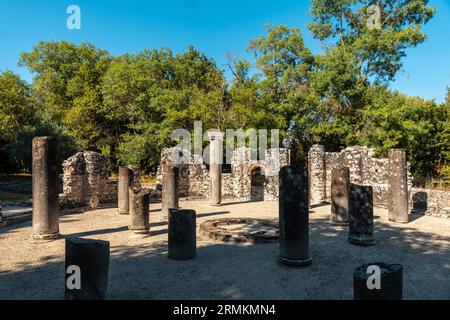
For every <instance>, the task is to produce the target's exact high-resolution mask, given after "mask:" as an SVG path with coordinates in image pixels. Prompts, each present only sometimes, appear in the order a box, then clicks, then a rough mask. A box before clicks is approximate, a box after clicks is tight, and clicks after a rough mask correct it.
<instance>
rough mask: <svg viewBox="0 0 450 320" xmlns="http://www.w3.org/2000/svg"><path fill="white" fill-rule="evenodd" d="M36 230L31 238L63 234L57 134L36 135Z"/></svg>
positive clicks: (39, 238) (55, 237)
mask: <svg viewBox="0 0 450 320" xmlns="http://www.w3.org/2000/svg"><path fill="white" fill-rule="evenodd" d="M32 153H33V169H32V170H33V218H32V220H33V228H32V229H33V231H32V235H31V242H41V241H52V240H55V239H57V238H58V237H59V192H58V165H57V161H58V160H57V143H56V140H55V139H54V138H53V137H36V138H34V139H33V150H32Z"/></svg>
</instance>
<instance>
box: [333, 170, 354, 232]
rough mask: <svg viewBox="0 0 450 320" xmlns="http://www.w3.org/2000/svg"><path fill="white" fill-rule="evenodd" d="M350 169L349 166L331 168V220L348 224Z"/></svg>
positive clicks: (334, 222) (337, 223)
mask: <svg viewBox="0 0 450 320" xmlns="http://www.w3.org/2000/svg"><path fill="white" fill-rule="evenodd" d="M349 187H350V170H349V168H347V167H342V168H333V169H332V170H331V222H332V223H333V224H335V225H348V209H349V194H348V193H349Z"/></svg>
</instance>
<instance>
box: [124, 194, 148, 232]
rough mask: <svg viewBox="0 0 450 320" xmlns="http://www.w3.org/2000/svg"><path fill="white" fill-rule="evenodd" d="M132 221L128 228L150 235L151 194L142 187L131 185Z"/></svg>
mask: <svg viewBox="0 0 450 320" xmlns="http://www.w3.org/2000/svg"><path fill="white" fill-rule="evenodd" d="M128 190H129V192H128V194H129V199H130V200H129V202H130V222H129V225H128V229H129V230H130V231H131V232H132V233H133V234H140V235H148V234H149V230H150V214H149V212H150V208H149V203H150V194H149V192H148V191H147V190H143V189H141V188H140V187H130V188H129V189H128Z"/></svg>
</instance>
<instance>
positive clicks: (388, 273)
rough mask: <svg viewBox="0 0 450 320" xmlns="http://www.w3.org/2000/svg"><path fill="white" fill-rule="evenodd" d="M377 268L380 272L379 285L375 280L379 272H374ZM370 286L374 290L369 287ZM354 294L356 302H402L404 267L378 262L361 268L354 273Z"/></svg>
mask: <svg viewBox="0 0 450 320" xmlns="http://www.w3.org/2000/svg"><path fill="white" fill-rule="evenodd" d="M371 266H372V267H371ZM376 267H378V268H379V270H378V271H380V273H379V276H380V278H379V279H380V281H379V283H378V284H377V282H376V280H375V279H374V277H375V276H376V273H377V272H378V271H374V269H376ZM369 277H371V279H369ZM368 280H369V281H368ZM368 284H369V285H370V287H371V288H372V289H370V288H369V287H368ZM374 286H375V287H374ZM377 287H378V288H377ZM353 293H354V299H355V300H402V299H403V267H402V265H400V264H387V263H382V262H376V263H368V264H364V265H362V266H359V267H358V268H356V269H355V271H354V272H353Z"/></svg>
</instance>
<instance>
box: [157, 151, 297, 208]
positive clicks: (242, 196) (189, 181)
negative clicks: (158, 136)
mask: <svg viewBox="0 0 450 320" xmlns="http://www.w3.org/2000/svg"><path fill="white" fill-rule="evenodd" d="M274 151H275V149H269V150H267V151H266V153H265V158H264V160H252V159H251V156H250V155H251V151H250V149H249V148H240V149H237V150H235V151H234V152H233V157H232V162H231V173H222V197H223V198H224V199H237V200H251V199H252V173H253V172H254V171H255V170H256V169H257V168H259V169H260V170H261V172H262V173H263V174H264V177H263V178H264V191H263V193H264V200H276V199H278V171H279V167H281V166H283V165H287V164H289V163H290V154H289V151H288V150H287V149H279V158H277V157H276V153H275V152H274ZM180 155H182V157H183V159H184V160H183V161H182V164H179V165H177V167H178V168H179V170H180V177H179V195H180V196H181V197H189V198H190V199H208V197H209V170H208V167H207V166H206V165H205V164H203V160H202V159H201V157H200V158H198V156H196V155H192V154H191V153H190V152H188V151H186V150H182V149H180V148H166V149H164V150H163V151H162V153H161V163H160V166H159V167H158V174H157V182H158V183H159V184H160V183H161V182H162V176H163V173H164V168H165V167H166V166H168V165H172V164H173V161H172V157H173V156H180ZM276 164H278V166H277V165H276ZM274 170H275V172H273V171H274Z"/></svg>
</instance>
